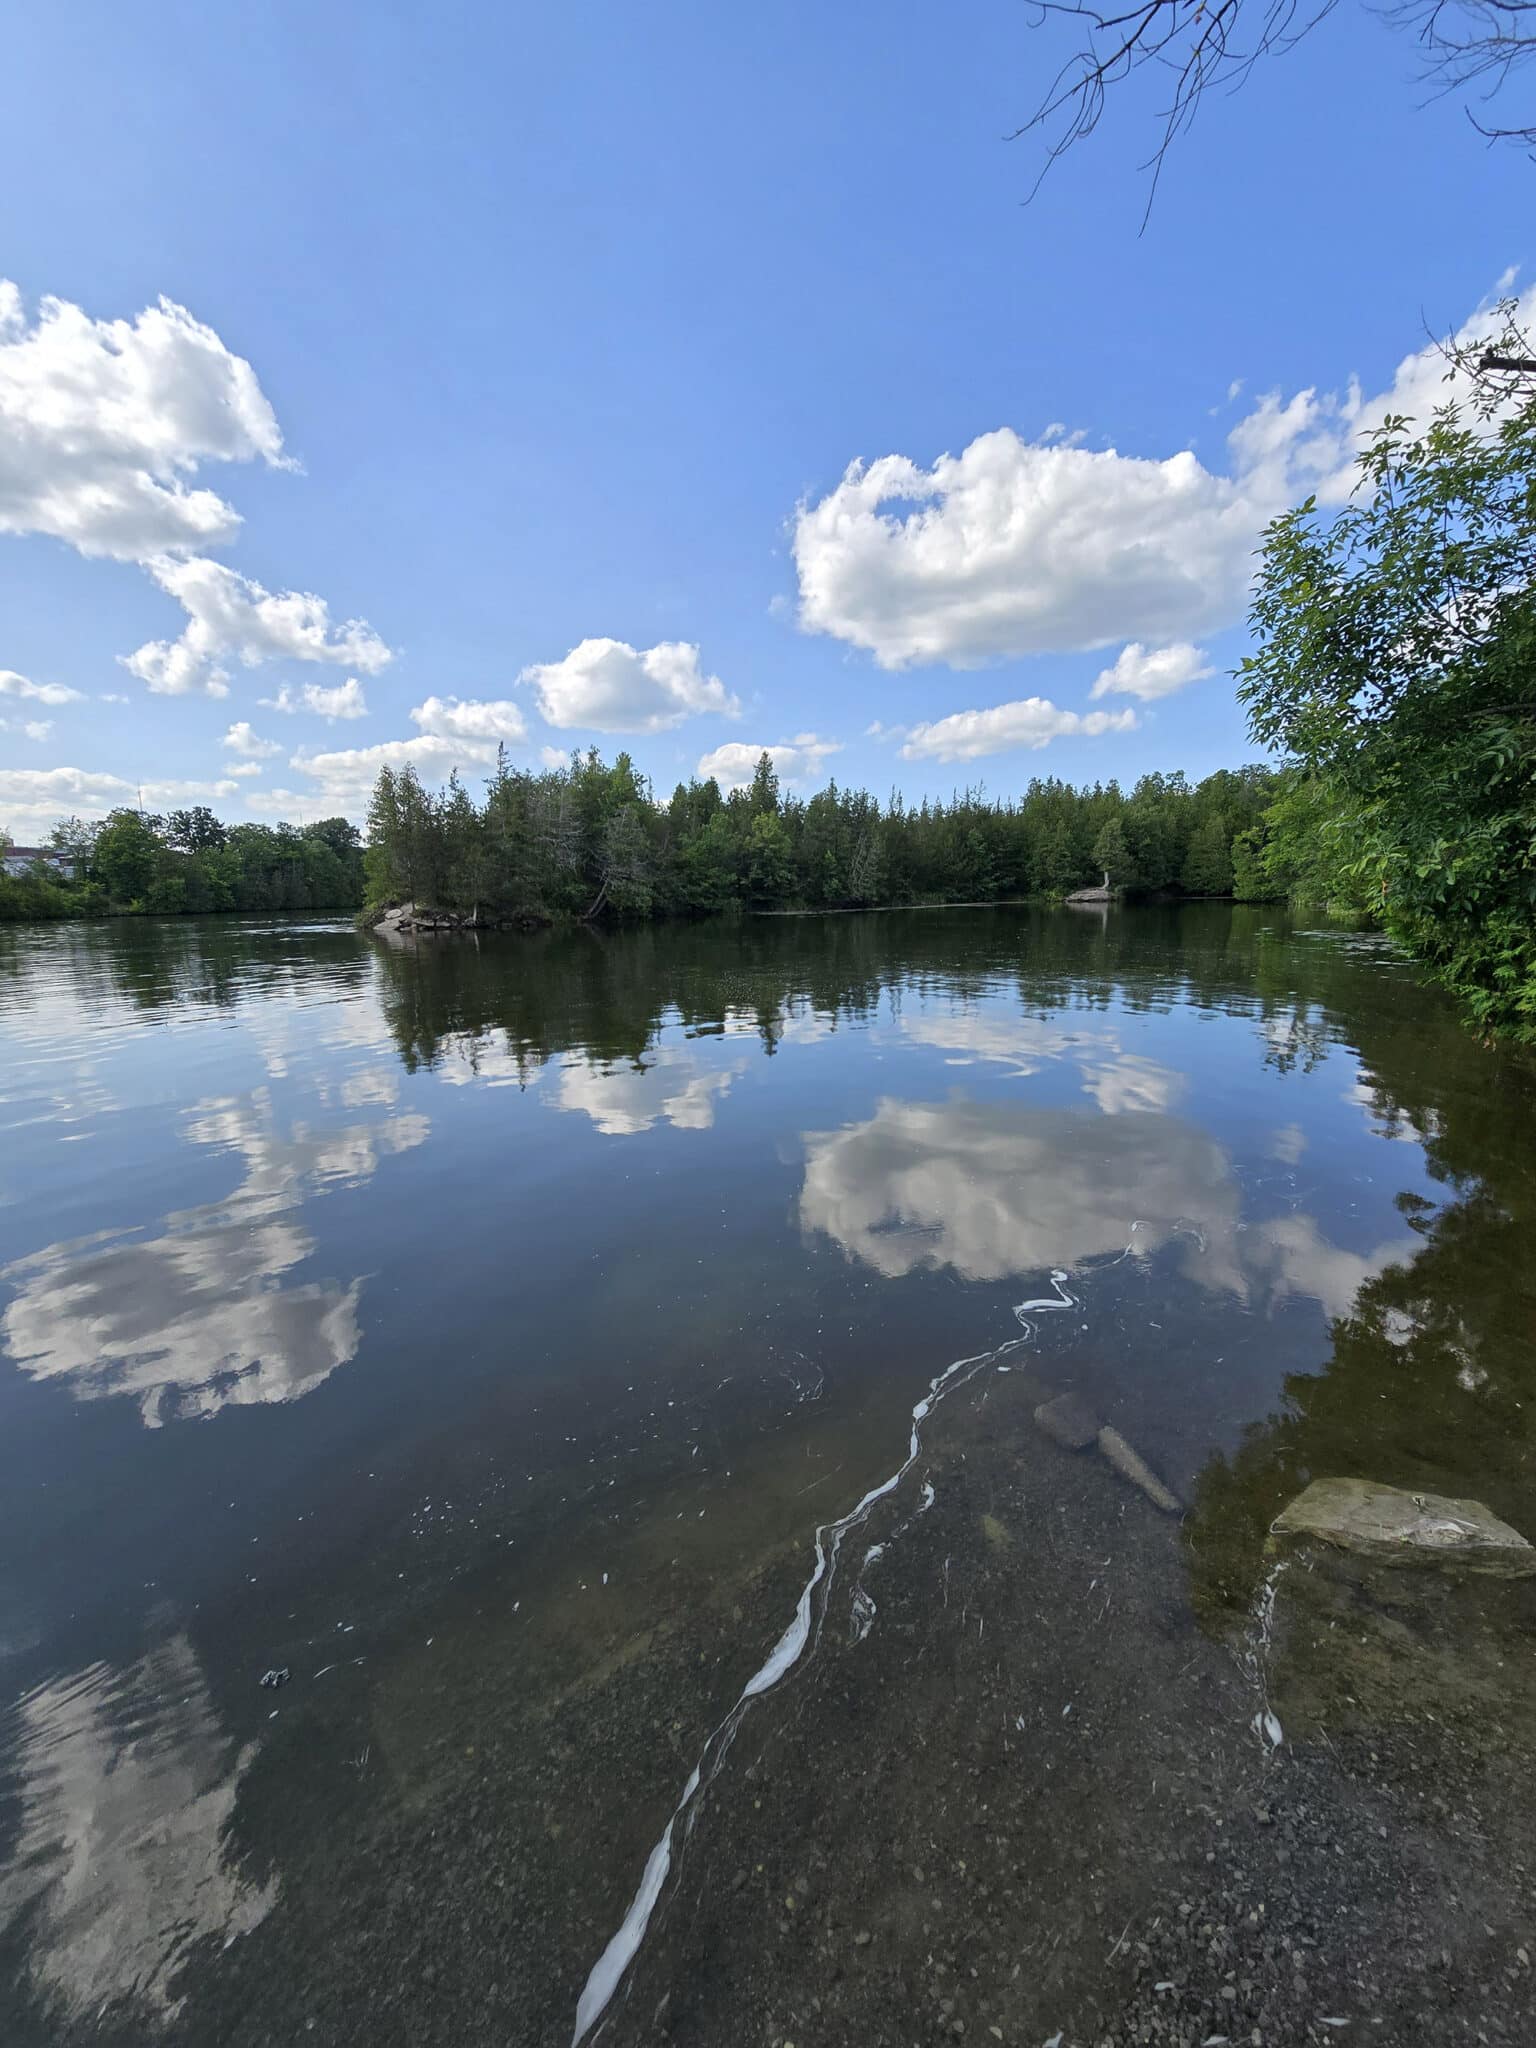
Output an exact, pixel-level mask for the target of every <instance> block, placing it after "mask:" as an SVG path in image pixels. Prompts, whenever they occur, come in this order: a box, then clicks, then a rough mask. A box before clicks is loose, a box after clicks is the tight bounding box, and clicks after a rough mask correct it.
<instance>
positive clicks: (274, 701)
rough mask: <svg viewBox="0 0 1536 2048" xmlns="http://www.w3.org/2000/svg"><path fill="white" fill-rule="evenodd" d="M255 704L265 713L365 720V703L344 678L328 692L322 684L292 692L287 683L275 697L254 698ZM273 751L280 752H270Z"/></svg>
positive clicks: (356, 688)
mask: <svg viewBox="0 0 1536 2048" xmlns="http://www.w3.org/2000/svg"><path fill="white" fill-rule="evenodd" d="M256 701H257V703H258V704H260V705H261V706H262V708H263V709H264V710H266V711H283V712H290V713H291V712H295V711H312V712H313V713H314V714H315V716H316V717H317V718H328V719H337V718H366V717H367V716H368V700H367V699H366V697H364V695H363V686H362V684H361V683H360V682H359V681H358V680H357V677H356V676H348V677H347V680H346V681H345V682H344V683H337V684H336V685H335V686H334V687H333V688H330V689H327V688H326V686H325V685H324V684H323V683H304V684H302V685H301V686H300V688H299V690H298V691H297V692H295V691H294V688H293V685H292V684H291V683H284V685H283V687H282V688H281V689H280V690H279V691H278V693H277V695H276V696H275V697H258V698H257V700H256ZM273 751H274V752H280V751H281V750H280V749H278V748H274V749H273Z"/></svg>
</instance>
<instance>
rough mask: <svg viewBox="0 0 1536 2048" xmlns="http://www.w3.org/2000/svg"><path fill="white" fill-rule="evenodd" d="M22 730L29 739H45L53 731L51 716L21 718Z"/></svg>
mask: <svg viewBox="0 0 1536 2048" xmlns="http://www.w3.org/2000/svg"><path fill="white" fill-rule="evenodd" d="M21 729H22V731H23V732H24V733H25V734H26V736H27V738H28V739H29V740H45V739H47V737H48V735H49V733H51V732H52V731H53V720H52V719H51V718H27V719H23V720H22V726H21Z"/></svg>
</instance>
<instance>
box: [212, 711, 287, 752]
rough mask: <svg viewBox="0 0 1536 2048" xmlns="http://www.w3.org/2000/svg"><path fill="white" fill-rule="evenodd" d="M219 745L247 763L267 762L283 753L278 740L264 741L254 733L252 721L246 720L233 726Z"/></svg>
mask: <svg viewBox="0 0 1536 2048" xmlns="http://www.w3.org/2000/svg"><path fill="white" fill-rule="evenodd" d="M219 744H220V745H221V746H223V747H227V748H228V749H229V751H230V753H232V754H238V755H239V756H240V757H241V759H242V760H245V761H265V760H268V759H270V758H271V756H272V755H273V754H280V753H281V752H282V751H283V750H282V748H281V746H280V745H279V744H278V742H277V741H276V740H264V739H262V738H261V736H260V735H259V734H258V733H254V732H252V730H251V725H250V720H249V719H246V718H242V719H240V720H239V721H238V722H237V723H236V724H234V725H232V726H231V727H230V728H229V730H228V732H226V733H225V735H224V737H223V739H222V740H221V741H220V742H219Z"/></svg>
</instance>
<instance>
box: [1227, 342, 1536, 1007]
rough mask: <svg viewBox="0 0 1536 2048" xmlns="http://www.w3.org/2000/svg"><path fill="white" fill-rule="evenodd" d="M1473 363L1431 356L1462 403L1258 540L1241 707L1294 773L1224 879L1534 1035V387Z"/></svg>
mask: <svg viewBox="0 0 1536 2048" xmlns="http://www.w3.org/2000/svg"><path fill="white" fill-rule="evenodd" d="M1503 348H1504V350H1505V352H1507V353H1511V354H1516V353H1517V354H1521V355H1525V354H1528V353H1529V349H1528V347H1527V346H1526V345H1525V343H1524V338H1523V337H1520V336H1513V337H1506V338H1505V340H1504V343H1503ZM1479 357H1480V351H1477V350H1463V351H1459V352H1453V353H1452V354H1451V355H1450V357H1449V359H1448V370H1449V372H1452V373H1456V374H1458V375H1459V377H1460V379H1461V380H1462V381H1461V382H1460V383H1459V385H1458V387H1457V388H1458V391H1459V392H1460V393H1461V394H1462V395H1460V396H1455V397H1451V398H1449V399H1448V401H1447V403H1446V404H1445V405H1443V406H1442V407H1441V408H1440V409H1439V410H1438V411H1437V412H1436V413H1435V415H1434V417H1433V419H1432V420H1431V421H1429V422H1428V424H1427V425H1425V424H1423V423H1419V424H1418V425H1415V423H1414V422H1413V421H1410V420H1407V419H1403V418H1391V419H1388V420H1386V421H1385V422H1384V423H1383V424H1382V426H1381V428H1380V429H1379V431H1378V432H1377V433H1376V434H1375V435H1374V437H1373V438H1372V441H1371V444H1370V446H1369V448H1368V449H1367V450H1366V451H1365V453H1364V454H1363V455H1362V456H1361V459H1360V469H1361V483H1360V488H1359V489H1358V490H1357V492H1356V494H1355V496H1354V498H1353V499H1352V500H1351V501H1350V502H1349V504H1348V505H1347V506H1346V507H1345V508H1344V510H1343V511H1342V512H1339V513H1336V514H1333V515H1331V516H1326V515H1324V514H1323V513H1321V512H1320V511H1319V509H1318V507H1317V505H1316V503H1315V502H1314V501H1312V500H1310V499H1309V500H1308V502H1307V503H1306V504H1305V505H1302V506H1301V507H1299V508H1298V509H1297V510H1296V511H1294V512H1289V513H1287V514H1286V515H1285V516H1284V517H1283V518H1280V519H1278V520H1276V521H1275V523H1274V524H1273V526H1271V528H1270V529H1269V532H1268V534H1267V536H1266V539H1265V548H1264V557H1263V565H1262V568H1261V571H1260V576H1259V581H1258V585H1257V589H1256V594H1255V598H1254V604H1253V615H1252V623H1253V627H1254V630H1255V636H1256V639H1257V642H1258V645H1257V650H1256V652H1255V653H1253V654H1252V655H1251V656H1250V657H1249V658H1248V659H1247V660H1246V661H1245V662H1244V663H1243V666H1242V670H1241V672H1240V677H1239V695H1240V697H1242V698H1243V700H1244V701H1245V702H1246V703H1247V705H1248V711H1249V725H1250V729H1251V731H1252V732H1253V734H1254V737H1255V738H1256V739H1259V740H1262V741H1263V742H1265V743H1266V744H1267V745H1269V746H1272V747H1278V748H1281V749H1284V750H1285V752H1286V753H1288V754H1289V755H1290V756H1291V758H1292V760H1293V762H1294V764H1295V765H1294V767H1293V768H1292V770H1291V771H1290V772H1289V773H1288V774H1287V776H1286V777H1285V780H1284V782H1283V784H1282V786H1281V790H1280V793H1279V796H1278V799H1277V801H1276V803H1275V805H1274V807H1273V809H1272V810H1271V811H1270V813H1269V814H1268V816H1267V817H1266V819H1265V820H1264V821H1263V824H1262V827H1261V832H1262V835H1263V844H1262V846H1260V847H1256V846H1254V845H1253V844H1252V843H1251V842H1250V841H1249V840H1246V839H1245V840H1244V842H1243V843H1242V844H1241V845H1240V846H1239V849H1238V864H1239V867H1240V868H1241V869H1242V870H1243V873H1244V875H1245V876H1246V875H1248V874H1249V873H1250V872H1251V871H1252V869H1253V868H1254V866H1257V867H1259V868H1261V869H1262V870H1263V871H1264V872H1266V873H1267V874H1268V876H1269V878H1270V880H1271V881H1272V882H1273V883H1274V884H1276V885H1277V886H1283V887H1286V888H1288V889H1290V890H1292V891H1293V892H1295V893H1299V894H1303V895H1311V896H1314V897H1323V898H1331V899H1336V900H1342V901H1345V902H1347V903H1350V904H1353V905H1355V906H1357V907H1361V908H1365V909H1369V910H1370V911H1371V912H1372V913H1373V914H1374V915H1376V916H1377V917H1378V918H1379V919H1380V921H1381V922H1382V923H1383V924H1384V925H1385V926H1386V927H1387V929H1388V930H1389V931H1391V932H1393V933H1394V934H1396V935H1397V936H1398V937H1399V938H1400V939H1402V940H1403V941H1404V942H1405V943H1406V944H1407V945H1408V946H1409V947H1410V948H1411V949H1412V950H1413V951H1414V952H1415V953H1416V954H1418V955H1419V957H1420V958H1421V959H1423V960H1424V961H1426V962H1427V963H1428V965H1429V966H1430V967H1431V968H1432V970H1433V971H1434V972H1435V973H1436V974H1437V975H1438V976H1439V977H1440V978H1441V979H1442V980H1444V981H1445V982H1446V983H1447V985H1448V986H1450V987H1451V988H1452V989H1454V990H1455V992H1456V993H1457V995H1458V996H1460V997H1461V999H1462V1000H1463V1001H1464V1002H1465V1003H1466V1004H1467V1005H1468V1008H1469V1010H1470V1012H1471V1014H1472V1016H1473V1017H1474V1018H1475V1019H1476V1020H1478V1021H1479V1022H1481V1023H1484V1024H1486V1025H1487V1026H1489V1027H1490V1028H1494V1029H1498V1030H1505V1031H1510V1032H1514V1033H1517V1034H1519V1035H1522V1036H1526V1037H1533V1036H1536V378H1531V377H1526V378H1521V377H1519V376H1511V375H1508V374H1506V373H1501V372H1480V371H1479V369H1478V361H1479ZM1469 379H1470V384H1469V383H1468V381H1467V380H1469Z"/></svg>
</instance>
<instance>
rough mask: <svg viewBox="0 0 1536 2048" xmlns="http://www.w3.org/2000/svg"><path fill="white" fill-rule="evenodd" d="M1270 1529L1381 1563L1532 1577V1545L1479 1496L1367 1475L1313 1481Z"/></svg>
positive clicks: (1535, 1557)
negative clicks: (1405, 1487) (1385, 1482)
mask: <svg viewBox="0 0 1536 2048" xmlns="http://www.w3.org/2000/svg"><path fill="white" fill-rule="evenodd" d="M1270 1533H1271V1535H1272V1536H1273V1537H1275V1538H1277V1539H1282V1538H1291V1539H1304V1538H1311V1539H1313V1540H1315V1541H1316V1542H1319V1543H1327V1544H1330V1545H1332V1546H1333V1548H1334V1549H1336V1550H1348V1551H1352V1552H1353V1553H1354V1554H1355V1555H1356V1556H1357V1557H1367V1558H1373V1559H1375V1560H1376V1561H1377V1562H1379V1563H1382V1564H1396V1565H1418V1566H1421V1567H1430V1568H1432V1569H1435V1570H1439V1571H1451V1572H1456V1571H1462V1572H1480V1573H1484V1574H1487V1575H1489V1576H1491V1577H1495V1578H1505V1579H1524V1578H1529V1577H1531V1576H1532V1574H1536V1549H1533V1548H1532V1547H1531V1545H1530V1544H1529V1543H1528V1542H1527V1541H1526V1539H1525V1538H1524V1537H1523V1536H1522V1535H1521V1534H1520V1532H1519V1531H1518V1530H1517V1529H1511V1528H1510V1526H1509V1524H1508V1523H1507V1522H1501V1521H1500V1520H1499V1518H1498V1516H1497V1515H1496V1514H1494V1513H1493V1512H1492V1510H1491V1509H1489V1508H1485V1507H1484V1506H1483V1504H1482V1502H1481V1501H1479V1500H1448V1499H1447V1498H1446V1497H1445V1496H1444V1495H1443V1494H1438V1493H1404V1492H1402V1491H1401V1490H1400V1489H1399V1488H1398V1487H1395V1486H1378V1485H1376V1484H1375V1483H1374V1482H1373V1481H1371V1480H1369V1479H1314V1480H1313V1482H1312V1484H1311V1485H1310V1486H1309V1487H1308V1488H1307V1489H1306V1491H1305V1492H1304V1493H1299V1494H1298V1495H1297V1496H1296V1498H1295V1500H1293V1501H1292V1502H1291V1504H1290V1506H1289V1507H1287V1508H1285V1509H1283V1510H1282V1511H1281V1513H1280V1514H1279V1515H1278V1516H1277V1517H1276V1518H1275V1522H1274V1524H1273V1527H1272V1529H1271V1532H1270Z"/></svg>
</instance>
